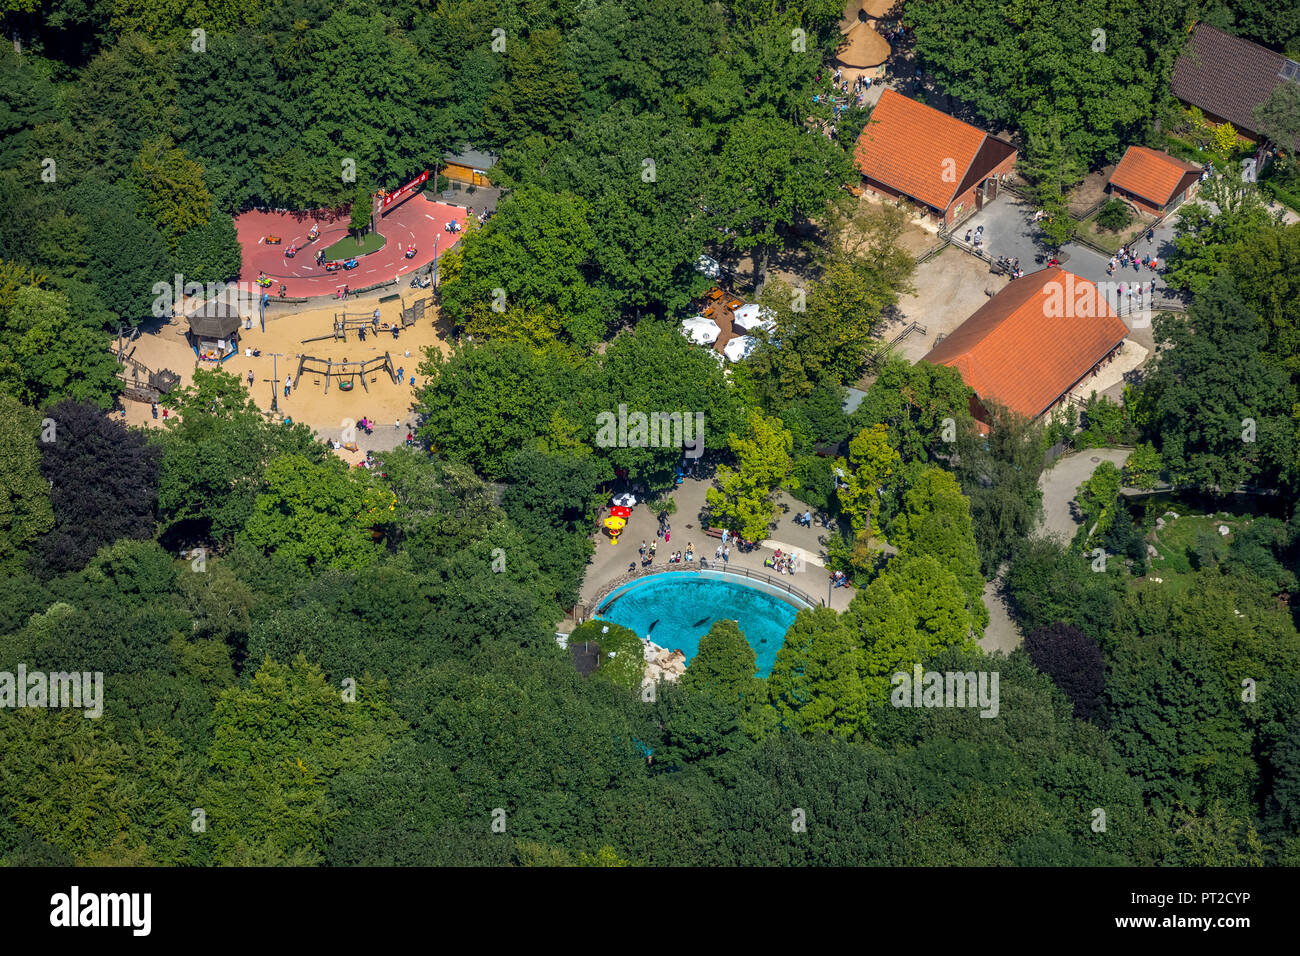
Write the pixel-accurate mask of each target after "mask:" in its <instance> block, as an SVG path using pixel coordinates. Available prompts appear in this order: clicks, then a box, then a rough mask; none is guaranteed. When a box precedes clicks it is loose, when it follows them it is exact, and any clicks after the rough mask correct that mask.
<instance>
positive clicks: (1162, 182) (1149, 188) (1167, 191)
mask: <svg viewBox="0 0 1300 956" xmlns="http://www.w3.org/2000/svg"><path fill="white" fill-rule="evenodd" d="M1200 181H1201V167H1200V166H1195V165H1193V164H1192V163H1186V162H1183V161H1182V160H1181V159H1177V158H1176V157H1173V156H1170V155H1169V154H1168V153H1162V152H1160V151H1159V150H1155V149H1147V148H1146V147H1145V146H1130V147H1129V148H1128V151H1127V152H1126V153H1124V158H1123V159H1121V160H1120V161H1119V165H1118V166H1116V167H1115V171H1114V172H1113V173H1111V174H1110V182H1109V183H1108V186H1109V189H1110V193H1111V194H1112V195H1114V196H1119V197H1120V198H1121V199H1127V200H1128V201H1129V202H1131V203H1133V205H1135V206H1137V207H1138V209H1141V210H1142V211H1143V212H1147V213H1150V214H1151V215H1154V216H1162V215H1164V214H1165V213H1166V212H1168V211H1169V210H1171V209H1175V208H1177V207H1178V205H1179V204H1180V203H1182V202H1183V200H1185V199H1187V198H1188V197H1189V196H1191V195H1192V193H1194V192H1195V191H1196V184H1197V183H1199V182H1200Z"/></svg>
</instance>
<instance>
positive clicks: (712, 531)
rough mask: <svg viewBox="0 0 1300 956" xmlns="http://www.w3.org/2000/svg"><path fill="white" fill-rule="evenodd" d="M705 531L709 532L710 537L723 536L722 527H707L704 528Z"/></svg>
mask: <svg viewBox="0 0 1300 956" xmlns="http://www.w3.org/2000/svg"><path fill="white" fill-rule="evenodd" d="M704 533H705V534H707V535H708V536H709V537H710V538H721V537H722V529H721V528H705V529H704Z"/></svg>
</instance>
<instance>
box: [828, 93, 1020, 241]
mask: <svg viewBox="0 0 1300 956" xmlns="http://www.w3.org/2000/svg"><path fill="white" fill-rule="evenodd" d="M853 160H854V164H855V165H856V166H857V168H858V171H859V172H860V173H861V174H862V185H863V186H865V187H866V188H867V189H870V190H871V191H872V192H875V193H878V194H879V195H882V196H888V197H890V198H895V199H896V198H899V197H906V198H908V199H910V200H912V201H913V202H915V203H917V204H919V205H920V206H922V207H923V208H924V209H925V210H926V211H927V214H928V215H929V216H930V217H931V218H933V219H934V220H936V221H937V222H938V223H939V225H940V226H946V227H947V228H952V227H954V226H955V225H956V224H957V223H958V222H960V221H961V220H962V219H964V218H965V217H966V216H968V215H970V214H972V213H974V212H975V211H976V210H978V209H981V208H983V206H984V203H986V202H988V201H990V200H992V199H993V198H994V197H996V196H997V194H998V187H999V185H1000V183H1001V181H1002V179H1003V178H1004V177H1006V176H1007V175H1009V174H1010V173H1011V169H1012V167H1013V166H1015V163H1016V148H1015V147H1014V146H1012V145H1011V144H1010V143H1008V142H1007V141H1006V140H1002V139H998V138H997V137H996V136H993V135H992V134H990V133H986V132H984V130H982V129H977V128H976V127H974V126H971V125H970V124H969V123H963V122H962V121H961V120H959V119H957V118H955V117H952V116H949V115H948V114H947V113H942V112H940V111H939V110H936V109H934V108H933V107H929V106H926V105H925V104H924V103H918V102H917V101H916V100H912V99H908V98H907V97H906V96H903V95H902V94H901V93H897V92H895V91H894V90H892V89H886V90H885V91H884V92H882V93H881V94H880V101H879V102H878V103H876V106H875V108H874V109H873V110H872V111H871V119H870V121H868V123H867V125H866V126H865V127H864V128H863V130H862V135H861V136H859V137H858V143H857V146H856V147H855V148H854V151H853Z"/></svg>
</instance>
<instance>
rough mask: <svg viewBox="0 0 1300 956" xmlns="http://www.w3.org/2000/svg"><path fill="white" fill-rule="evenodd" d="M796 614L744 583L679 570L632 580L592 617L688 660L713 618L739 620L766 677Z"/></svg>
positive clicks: (788, 606) (693, 653)
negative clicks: (621, 627) (618, 626)
mask: <svg viewBox="0 0 1300 956" xmlns="http://www.w3.org/2000/svg"><path fill="white" fill-rule="evenodd" d="M796 613H798V612H797V610H796V609H795V608H794V607H793V606H792V605H790V604H787V603H786V602H785V601H782V600H780V599H779V598H775V597H772V596H771V595H769V594H766V593H764V592H763V591H759V590H757V589H755V588H752V587H748V586H746V585H744V584H740V583H732V582H731V581H728V580H725V579H717V578H706V577H701V576H700V575H697V574H689V573H680V572H679V573H674V574H657V575H653V576H651V577H648V578H645V579H644V580H641V581H638V582H636V583H634V584H632V585H631V586H629V587H628V588H627V589H626V590H624V591H622V592H619V593H617V594H616V596H615V597H614V598H613V599H612V600H611V601H609V602H608V603H606V604H605V605H603V606H602V608H601V612H600V613H599V614H597V615H596V617H597V618H599V619H601V620H606V621H613V622H614V623H615V624H621V625H623V626H624V627H626V628H630V629H631V630H632V631H635V632H636V634H637V635H638V636H640V637H644V638H649V639H650V640H651V641H653V642H654V643H655V644H658V645H659V646H660V647H665V648H667V649H668V650H680V651H681V652H682V653H684V654H685V655H686V663H687V664H690V662H691V660H692V659H693V658H694V657H695V654H696V652H697V651H699V649H700V638H702V637H703V636H704V635H705V634H707V633H708V632H709V628H711V627H713V625H714V623H715V622H717V621H737V622H739V624H740V631H741V633H742V634H744V635H745V640H747V641H748V642H749V646H750V647H752V648H753V649H754V654H755V656H756V657H757V659H758V660H757V667H758V675H759V676H760V677H766V676H767V675H768V674H769V673H770V672H771V670H772V664H773V662H775V660H776V652H777V651H778V650H780V649H781V645H782V643H783V642H784V641H785V632H786V631H787V630H789V628H790V625H791V624H793V623H794V618H795V614H796Z"/></svg>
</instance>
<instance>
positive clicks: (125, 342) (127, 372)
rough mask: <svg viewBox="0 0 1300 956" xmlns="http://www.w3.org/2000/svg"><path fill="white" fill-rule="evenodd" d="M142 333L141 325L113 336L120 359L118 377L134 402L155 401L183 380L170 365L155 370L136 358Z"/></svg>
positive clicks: (114, 347)
mask: <svg viewBox="0 0 1300 956" xmlns="http://www.w3.org/2000/svg"><path fill="white" fill-rule="evenodd" d="M139 337H140V329H139V328H138V327H136V328H132V329H130V330H129V331H128V329H127V328H126V327H125V326H123V327H122V328H120V329H118V330H117V335H116V336H114V339H113V357H114V358H115V359H117V364H118V369H117V377H118V378H119V379H121V380H122V384H123V388H122V395H123V396H124V397H126V398H129V399H131V400H132V401H133V402H145V403H147V404H153V403H154V402H156V401H158V399H160V398H161V397H162V396H164V395H166V394H167V393H168V392H170V391H171V390H172V389H173V388H175V387H176V386H177V385H179V384H180V380H181V377H180V376H179V375H177V374H176V373H175V372H173V371H172V370H171V369H169V368H165V369H163V370H162V371H160V372H155V371H153V369H151V368H149V366H147V365H145V364H144V363H143V362H140V361H138V360H136V359H135V358H133V356H134V355H135V348H136V347H135V344H134V343H135V340H136V339H138V338H139Z"/></svg>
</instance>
